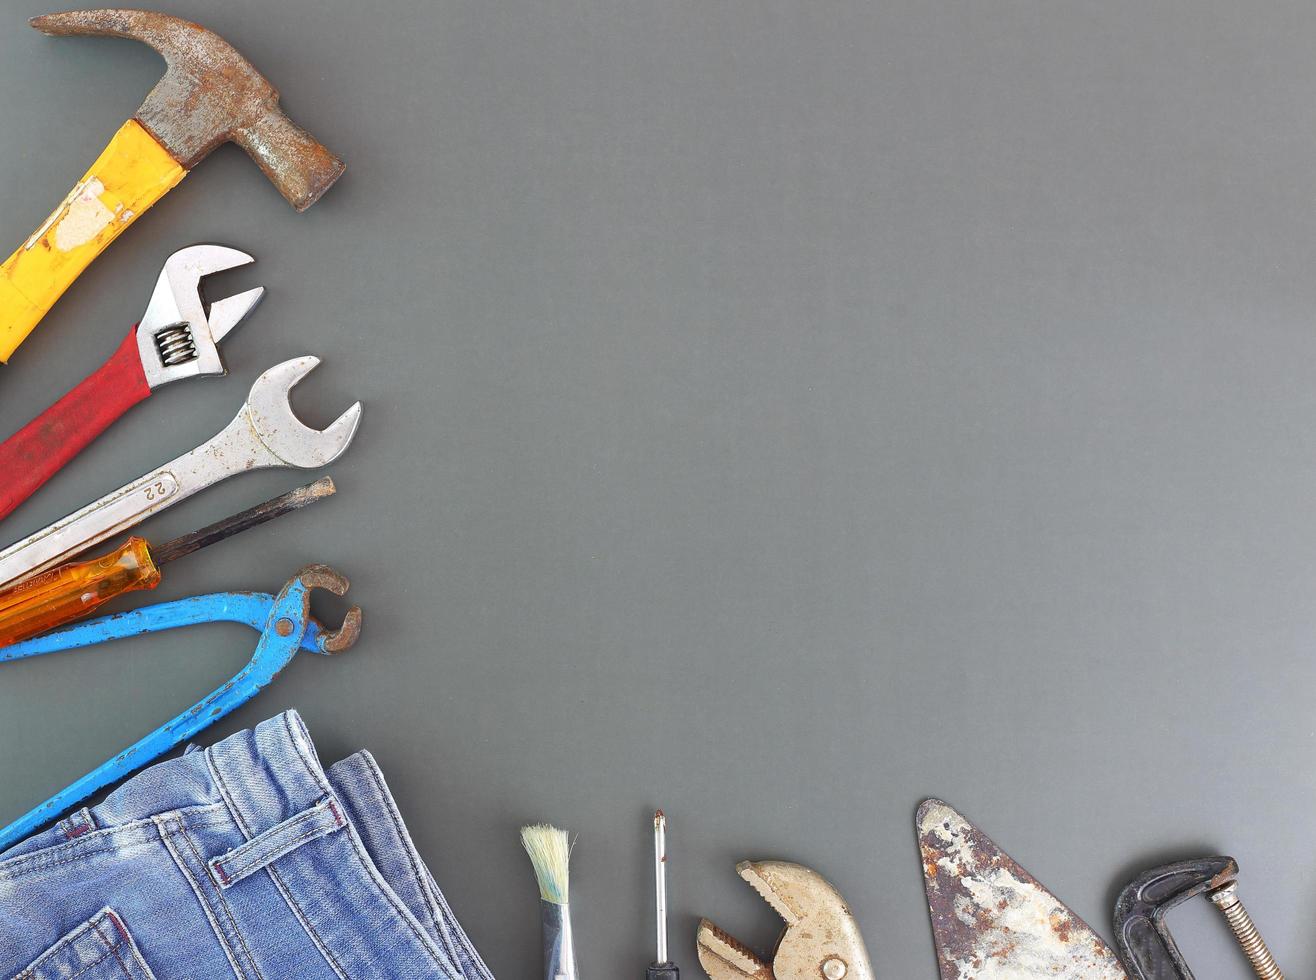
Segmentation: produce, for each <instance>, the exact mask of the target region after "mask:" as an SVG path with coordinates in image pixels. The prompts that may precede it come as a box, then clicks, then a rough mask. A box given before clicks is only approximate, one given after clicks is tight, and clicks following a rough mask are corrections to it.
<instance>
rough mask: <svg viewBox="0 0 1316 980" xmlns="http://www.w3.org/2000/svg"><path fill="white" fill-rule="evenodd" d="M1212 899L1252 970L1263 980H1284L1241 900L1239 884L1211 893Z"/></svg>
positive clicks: (1228, 885)
mask: <svg viewBox="0 0 1316 980" xmlns="http://www.w3.org/2000/svg"><path fill="white" fill-rule="evenodd" d="M1210 897H1211V901H1212V902H1214V903H1215V906H1216V908H1218V909H1219V910H1220V911H1221V912H1223V913H1224V916H1225V921H1227V922H1228V923H1229V928H1230V929H1231V930H1232V931H1233V933H1234V937H1235V938H1236V939H1237V940H1238V945H1239V946H1241V947H1243V952H1244V954H1246V956H1247V958H1248V960H1249V961H1250V962H1251V963H1252V969H1253V970H1255V971H1256V974H1257V976H1258V977H1260V978H1261V980H1284V974H1283V973H1281V972H1280V969H1279V965H1278V964H1277V963H1276V962H1275V957H1273V956H1271V955H1270V950H1269V949H1268V948H1267V947H1266V941H1265V940H1264V939H1262V938H1261V933H1259V932H1258V931H1257V927H1256V925H1255V924H1254V923H1253V921H1252V916H1250V915H1248V912H1247V909H1246V908H1244V907H1243V903H1242V902H1241V901H1240V900H1239V897H1238V883H1237V882H1234V881H1231V882H1230V883H1229V884H1227V885H1225V886H1224V887H1223V888H1217V889H1216V890H1215V891H1213V892H1211V893H1210Z"/></svg>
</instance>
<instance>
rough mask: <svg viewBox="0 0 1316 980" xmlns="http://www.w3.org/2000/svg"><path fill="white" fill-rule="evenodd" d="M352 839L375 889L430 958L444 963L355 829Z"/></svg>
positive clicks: (359, 858)
mask: <svg viewBox="0 0 1316 980" xmlns="http://www.w3.org/2000/svg"><path fill="white" fill-rule="evenodd" d="M350 840H351V842H352V848H353V850H355V851H356V854H357V858H358V860H360V861H361V863H362V864H363V865H364V866H365V868H366V876H367V877H368V878H369V879H370V882H371V884H373V885H374V886H375V890H376V891H377V892H379V894H380V895H382V896H383V898H384V901H386V902H388V904H389V905H391V906H393V911H394V912H396V913H397V915H398V918H400V919H401V920H402V923H403V925H405V926H406V927H407V928H408V929H410V930H411V934H412V935H413V936H415V937H416V939H417V940H419V942H420V945H421V948H423V949H425V951H426V952H427V953H429V956H430V959H432V960H434V961H435V962H436V963H439V964H440V965H442V963H441V961H440V960H439V959H438V957H436V956H435V955H434V953H433V952H432V951H431V950H430V949H429V947H431V946H434V947H435V948H436V949H437V948H438V946H437V944H436V943H435V942H434V940H432V939H431V938H430V937H429V936H427V935H425V933H424V932H423V931H422V930H420V929H418V928H417V925H419V923H416V924H414V925H413V924H412V920H413V918H414V917H413V916H412V914H411V913H410V912H409V911H407V908H406V906H405V905H402V904H401V900H400V899H399V898H398V897H397V895H396V894H394V892H393V889H392V888H390V887H388V884H387V882H384V880H383V876H382V875H380V873H379V869H378V868H376V867H375V863H374V862H373V861H372V860H370V855H369V854H367V853H366V850H365V846H364V845H363V844H362V843H361V840H360V838H359V837H357V835H356V832H355V830H353V831H352V832H351V834H350ZM372 870H373V871H374V874H370V872H371V871H372Z"/></svg>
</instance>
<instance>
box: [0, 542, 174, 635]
mask: <svg viewBox="0 0 1316 980" xmlns="http://www.w3.org/2000/svg"><path fill="white" fill-rule="evenodd" d="M159 584H160V569H159V568H157V567H156V564H155V560H154V559H153V558H152V557H151V551H150V547H149V546H148V545H147V543H146V541H144V540H143V539H142V538H129V539H128V540H127V542H125V543H124V545H123V547H121V548H119V549H118V550H117V551H113V552H111V553H110V554H108V555H104V556H103V557H100V558H93V559H92V560H91V561H81V562H70V563H69V564H67V565H61V566H59V567H58V568H52V569H51V570H50V571H48V572H42V573H41V574H40V575H37V576H34V577H33V578H30V579H28V580H26V581H24V582H20V583H19V584H18V585H15V586H13V587H12V588H9V589H5V590H4V591H3V592H0V646H8V645H9V644H11V643H17V642H18V641H19V640H26V639H27V638H28V637H32V636H37V635H38V634H41V633H45V632H46V631H47V630H52V629H54V628H55V627H56V626H63V625H64V624H65V623H71V622H73V621H74V620H75V619H81V618H82V617H83V616H85V615H87V614H88V613H89V612H91V611H92V610H93V609H95V608H97V607H98V606H100V605H102V604H103V603H106V602H109V601H110V600H111V599H113V598H114V597H115V596H118V595H123V594H124V593H125V592H136V591H138V590H140V589H154V588H155V587H156V586H157V585H159Z"/></svg>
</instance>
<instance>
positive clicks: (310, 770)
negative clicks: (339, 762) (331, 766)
mask: <svg viewBox="0 0 1316 980" xmlns="http://www.w3.org/2000/svg"><path fill="white" fill-rule="evenodd" d="M283 727H284V729H285V730H286V731H287V732H288V737H289V738H290V739H291V740H292V744H293V747H294V748H295V749H296V755H297V758H298V759H300V760H301V763H302V766H303V767H304V768H305V769H306V775H308V776H310V777H311V782H313V783H315V785H316V786H319V787H320V790H321V792H323V793H324V795H326V796H333V793H334V791H333V787H332V786H330V785H329V780H328V779H327V778H325V775H324V771H323V769H321V768H320V766H319V763H318V762H317V763H316V765H314V766H312V765H311V760H310V759H308V758H307V757H306V749H305V747H304V746H303V745H302V742H303V739H302V738H301V737H299V735H298V733H297V732H294V731H293V730H292V720H291V719H290V718H289V716H288V714H286V713H285V714H284V716H283ZM317 771H318V774H317Z"/></svg>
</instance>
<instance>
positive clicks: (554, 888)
mask: <svg viewBox="0 0 1316 980" xmlns="http://www.w3.org/2000/svg"><path fill="white" fill-rule="evenodd" d="M521 844H522V845H523V846H524V847H525V850H526V853H527V854H529V855H530V863H531V864H532V865H534V868H535V877H536V878H537V879H538V880H539V911H540V915H541V917H542V919H543V923H544V977H545V980H578V978H579V975H580V974H579V973H578V972H577V970H576V947H575V944H574V943H573V942H572V938H571V906H570V905H569V904H567V899H568V896H569V890H568V885H569V873H568V868H567V865H568V864H569V863H570V861H571V844H570V842H569V841H568V840H567V832H566V831H565V830H558V829H557V828H556V827H550V826H548V824H536V825H535V826H533V827H522V828H521Z"/></svg>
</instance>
